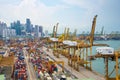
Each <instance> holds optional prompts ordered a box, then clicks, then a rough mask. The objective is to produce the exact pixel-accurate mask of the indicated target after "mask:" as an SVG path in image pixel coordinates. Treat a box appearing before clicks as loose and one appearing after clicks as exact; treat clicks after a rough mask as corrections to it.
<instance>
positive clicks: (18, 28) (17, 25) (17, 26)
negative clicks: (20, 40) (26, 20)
mask: <svg viewBox="0 0 120 80" xmlns="http://www.w3.org/2000/svg"><path fill="white" fill-rule="evenodd" d="M11 29H15V30H16V35H21V31H22V27H21V23H20V21H19V20H17V22H13V23H11Z"/></svg>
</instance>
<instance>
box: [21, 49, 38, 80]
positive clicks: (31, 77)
mask: <svg viewBox="0 0 120 80" xmlns="http://www.w3.org/2000/svg"><path fill="white" fill-rule="evenodd" d="M23 53H24V56H25V62H26V66H27V70H28V80H37V77H36V74H35V71H34V69H33V66H32V65H31V63H30V62H29V60H28V59H29V58H28V54H27V53H28V52H27V51H26V50H25V49H23Z"/></svg>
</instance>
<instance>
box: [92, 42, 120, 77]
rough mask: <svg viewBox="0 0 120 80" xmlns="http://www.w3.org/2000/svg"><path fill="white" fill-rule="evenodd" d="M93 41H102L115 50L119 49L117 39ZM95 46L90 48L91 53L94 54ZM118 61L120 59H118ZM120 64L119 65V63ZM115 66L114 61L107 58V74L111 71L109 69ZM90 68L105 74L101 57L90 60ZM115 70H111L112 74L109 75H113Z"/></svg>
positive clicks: (119, 43) (119, 45)
mask: <svg viewBox="0 0 120 80" xmlns="http://www.w3.org/2000/svg"><path fill="white" fill-rule="evenodd" d="M94 43H104V44H108V45H110V47H112V48H114V49H115V50H117V49H120V41H119V40H108V41H94ZM96 48H97V47H93V48H92V54H93V55H94V54H96ZM119 61H120V60H119ZM119 66H120V65H119ZM114 67H115V61H111V60H109V66H108V68H109V70H108V71H109V74H110V73H111V71H112V70H113V69H114ZM92 69H93V70H94V71H96V72H98V73H100V74H102V75H105V62H104V59H103V58H97V59H96V60H93V61H92ZM119 74H120V70H119ZM115 75H116V74H115V71H114V72H113V74H112V75H111V76H110V77H114V76H115Z"/></svg>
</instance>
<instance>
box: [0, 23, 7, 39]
mask: <svg viewBox="0 0 120 80" xmlns="http://www.w3.org/2000/svg"><path fill="white" fill-rule="evenodd" d="M6 28H7V24H6V23H4V22H1V21H0V37H2V36H3V30H4V29H6Z"/></svg>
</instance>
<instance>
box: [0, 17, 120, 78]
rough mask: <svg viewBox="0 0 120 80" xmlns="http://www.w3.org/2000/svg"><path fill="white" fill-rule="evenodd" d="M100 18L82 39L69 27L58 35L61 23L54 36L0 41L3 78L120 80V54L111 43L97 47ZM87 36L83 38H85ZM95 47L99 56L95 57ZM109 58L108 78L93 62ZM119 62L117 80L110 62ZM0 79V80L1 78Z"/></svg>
mask: <svg viewBox="0 0 120 80" xmlns="http://www.w3.org/2000/svg"><path fill="white" fill-rule="evenodd" d="M96 19H97V15H95V16H94V18H93V22H92V28H91V33H90V34H89V36H87V37H85V39H81V40H78V39H77V38H76V31H77V30H75V32H74V33H73V34H71V35H70V34H69V28H65V31H64V33H63V34H61V35H60V36H57V28H58V25H59V23H57V24H56V26H54V27H53V34H52V36H51V37H45V38H40V39H39V38H35V39H31V38H27V39H17V38H16V39H11V40H9V41H8V42H7V44H6V43H5V41H1V42H0V45H1V46H0V74H1V75H0V76H2V77H1V78H2V80H3V79H4V80H120V77H119V72H118V71H119V60H118V58H119V56H120V55H119V54H120V51H115V50H114V49H113V48H112V47H109V45H108V44H95V43H94V32H95V27H96ZM81 37H83V36H81ZM93 46H98V48H96V54H95V55H93V54H92V48H93ZM96 58H104V59H105V76H103V75H101V74H99V73H97V72H95V71H93V69H92V60H95V59H96ZM109 59H111V60H113V61H115V63H116V65H115V69H114V71H115V72H116V76H115V77H112V78H111V77H109V74H108V60H109ZM1 78H0V79H1Z"/></svg>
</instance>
